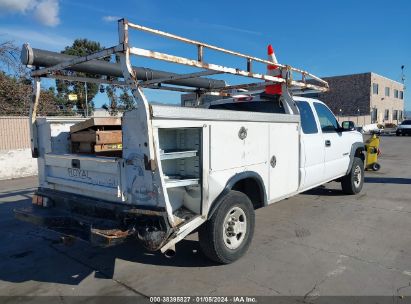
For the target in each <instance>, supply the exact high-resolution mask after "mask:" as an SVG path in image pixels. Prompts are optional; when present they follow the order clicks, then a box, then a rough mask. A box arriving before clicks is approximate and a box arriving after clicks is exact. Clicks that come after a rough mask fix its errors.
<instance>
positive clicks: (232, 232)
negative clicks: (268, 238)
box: [223, 207, 247, 250]
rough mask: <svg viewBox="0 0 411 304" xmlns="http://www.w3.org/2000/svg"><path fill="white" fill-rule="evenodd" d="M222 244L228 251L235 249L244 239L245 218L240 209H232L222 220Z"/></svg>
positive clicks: (245, 230) (245, 229)
mask: <svg viewBox="0 0 411 304" xmlns="http://www.w3.org/2000/svg"><path fill="white" fill-rule="evenodd" d="M223 228H224V229H223V240H224V244H225V245H226V246H227V248H229V249H232V250H234V249H237V248H238V247H240V245H241V244H242V242H243V241H244V239H245V235H246V233H247V217H246V215H245V212H244V211H243V209H241V208H240V207H233V208H231V209H230V211H228V212H227V215H226V216H225V218H224V227H223Z"/></svg>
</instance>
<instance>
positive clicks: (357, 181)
mask: <svg viewBox="0 0 411 304" xmlns="http://www.w3.org/2000/svg"><path fill="white" fill-rule="evenodd" d="M360 184H361V168H360V166H358V165H357V166H356V167H355V169H354V186H355V187H356V188H358V187H359V186H360Z"/></svg>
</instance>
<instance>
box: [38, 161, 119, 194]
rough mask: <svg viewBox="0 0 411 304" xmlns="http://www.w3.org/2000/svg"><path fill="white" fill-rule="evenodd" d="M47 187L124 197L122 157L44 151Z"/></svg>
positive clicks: (72, 191)
mask: <svg viewBox="0 0 411 304" xmlns="http://www.w3.org/2000/svg"><path fill="white" fill-rule="evenodd" d="M45 165H46V166H45V172H44V174H45V180H46V182H47V186H48V188H51V189H55V190H60V191H65V192H70V193H75V194H82V195H85V196H90V197H95V198H100V199H105V200H108V201H119V202H122V201H124V200H125V199H124V195H123V184H122V181H123V180H124V179H123V178H122V174H123V171H124V170H122V169H123V159H121V158H115V157H94V156H83V155H77V154H46V155H45Z"/></svg>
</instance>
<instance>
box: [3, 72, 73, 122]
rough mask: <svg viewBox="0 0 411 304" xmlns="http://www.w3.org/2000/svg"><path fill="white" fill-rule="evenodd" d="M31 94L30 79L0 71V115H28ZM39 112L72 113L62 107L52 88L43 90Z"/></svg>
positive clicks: (50, 114) (41, 114)
mask: <svg viewBox="0 0 411 304" xmlns="http://www.w3.org/2000/svg"><path fill="white" fill-rule="evenodd" d="M31 96H32V86H31V82H30V80H27V79H26V78H16V77H13V76H10V75H6V73H4V72H2V71H0V116H3V115H16V116H27V115H28V114H29V109H30V102H31ZM38 114H39V115H40V116H53V115H72V113H70V112H67V111H64V109H63V108H62V107H60V105H59V103H58V99H57V98H56V96H55V95H54V93H53V92H52V91H51V90H42V91H41V93H40V101H39V108H38Z"/></svg>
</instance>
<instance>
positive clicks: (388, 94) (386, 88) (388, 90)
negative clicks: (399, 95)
mask: <svg viewBox="0 0 411 304" xmlns="http://www.w3.org/2000/svg"><path fill="white" fill-rule="evenodd" d="M385 96H388V97H389V96H390V88H389V87H385Z"/></svg>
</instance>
